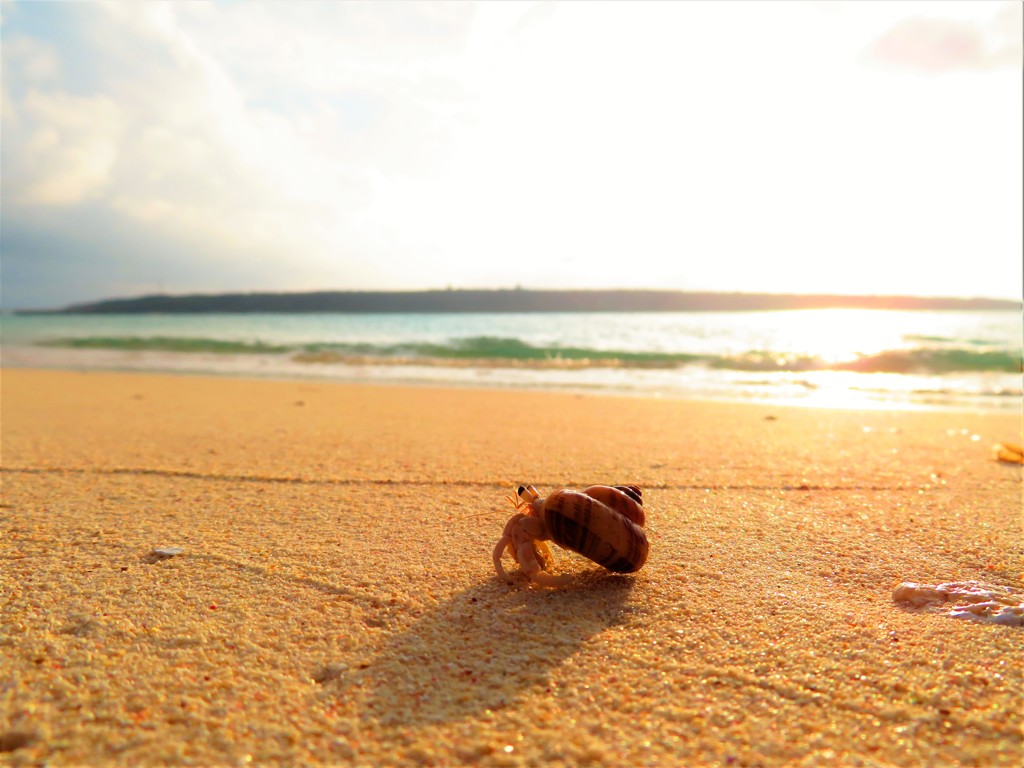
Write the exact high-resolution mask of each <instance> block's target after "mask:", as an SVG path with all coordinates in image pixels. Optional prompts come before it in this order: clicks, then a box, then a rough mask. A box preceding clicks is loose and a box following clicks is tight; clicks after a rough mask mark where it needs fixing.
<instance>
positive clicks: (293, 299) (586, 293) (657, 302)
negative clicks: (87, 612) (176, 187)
mask: <svg viewBox="0 0 1024 768" xmlns="http://www.w3.org/2000/svg"><path fill="white" fill-rule="evenodd" d="M824 308H856V309H965V310H966V309H1019V308H1020V302H1016V301H1008V300H1003V299H951V298H924V297H909V296H842V295H826V294H820V295H798V294H769V293H686V292H682V291H656V290H542V291H535V290H522V289H496V290H432V291H398V292H388V291H319V292H315V293H227V294H195V295H187V296H169V295H164V294H160V295H152V296H140V297H137V298H125V299H108V300H105V301H98V302H93V303H89V304H76V305H72V306H69V307H66V308H65V309H62V310H57V311H58V312H60V313H62V314H71V313H81V314H100V313H107V314H115V313H118V314H123V313H204V312H207V313H213V312H223V313H237V312H688V311H743V310H774V309H824Z"/></svg>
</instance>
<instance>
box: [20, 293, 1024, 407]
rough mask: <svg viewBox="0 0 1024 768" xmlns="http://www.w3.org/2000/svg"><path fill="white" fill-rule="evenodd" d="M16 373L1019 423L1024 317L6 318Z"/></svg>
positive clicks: (822, 312)
mask: <svg viewBox="0 0 1024 768" xmlns="http://www.w3.org/2000/svg"><path fill="white" fill-rule="evenodd" d="M0 334H2V346H0V359H2V364H3V366H4V367H47V368H49V367H56V368H66V369H80V370H119V371H130V370H131V371H157V372H173V373H188V374H214V375H226V376H249V377H273V378H295V379H328V380H335V381H346V382H372V383H382V384H392V383H395V384H416V385H451V386H476V387H512V388H520V389H541V390H561V391H573V392H599V393H607V394H621V395H636V396H645V397H679V398H688V397H691V398H711V399H716V400H730V401H754V402H767V403H779V404H791V405H806V406H824V407H847V408H850V407H852V408H957V409H963V408H967V409H980V410H1019V409H1020V408H1021V402H1022V401H1021V398H1022V378H1021V354H1022V348H1024V321H1022V316H1021V314H1020V313H1019V312H1015V311H1009V312H1008V311H992V310H990V311H969V312H968V311H920V310H876V309H815V310H780V311H751V312H651V313H643V312H636V313H634V312H629V313H525V314H520V313H517V314H497V313H452V314H152V315H148V314H126V315H3V316H2V318H0Z"/></svg>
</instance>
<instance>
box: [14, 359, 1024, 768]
mask: <svg viewBox="0 0 1024 768" xmlns="http://www.w3.org/2000/svg"><path fill="white" fill-rule="evenodd" d="M0 384H2V481H3V485H2V488H3V491H2V497H3V498H2V509H0V535H2V540H0V560H2V566H0V568H2V571H0V582H2V589H0V592H2V596H3V600H2V603H3V607H2V611H3V613H2V623H0V653H2V657H0V658H2V659H3V665H2V666H3V669H2V690H0V750H2V751H0V763H2V764H6V765H16V766H21V765H25V766H28V765H38V764H48V765H55V766H57V765H69V766H102V765H123V766H146V765H200V766H244V765H319V764H324V765H359V766H362V765H365V766H378V765H434V766H451V765H494V766H517V765H522V766H534V765H543V766H549V767H550V766H563V765H565V766H575V765H602V766H647V765H650V766H654V765H686V766H692V765H730V766H773V765H796V766H811V765H821V766H830V765H856V766H887V765H900V766H903V765H908V766H909V765H931V766H947V765H964V766H994V765H1006V766H1011V765H1012V766H1016V765H1019V760H1020V754H1021V750H1022V747H1024V730H1022V719H1021V714H1020V713H1021V711H1024V664H1022V655H1024V651H1022V649H1024V627H1021V626H1011V625H1001V624H997V623H994V622H991V621H985V620H981V619H979V620H971V619H963V618H954V617H952V616H951V615H950V610H949V608H950V605H949V604H941V605H939V604H934V603H929V604H923V605H920V606H915V605H913V604H910V603H901V602H896V601H894V600H893V591H894V589H895V588H896V587H897V586H898V585H899V584H901V583H903V582H917V583H923V584H929V585H938V584H941V583H950V582H956V583H965V582H972V581H974V582H979V583H982V584H986V585H993V586H995V587H999V588H1002V589H1004V590H1008V592H1007V594H1010V595H1011V596H1012V595H1017V596H1019V595H1020V594H1021V592H1020V590H1021V589H1022V587H1024V549H1022V547H1024V539H1022V495H1021V467H1020V466H1019V465H1017V466H1014V465H1010V464H1008V463H1001V462H997V461H995V460H994V458H993V452H992V446H993V444H994V443H997V442H999V441H1010V442H1015V443H1018V444H1019V443H1021V442H1022V439H1021V438H1022V435H1021V431H1022V420H1021V417H1020V416H1016V415H1005V414H993V413H989V414H981V413H967V412H906V411H904V412H899V411H841V410H816V409H800V408H783V407H774V406H767V405H763V404H760V405H754V404H727V403H715V402H698V401H686V400H658V399H653V398H649V399H642V398H627V397H601V396H591V395H573V394H561V393H540V392H520V391H504V390H483V389H441V388H436V389H435V388H410V387H388V386H377V387H371V386H362V385H349V384H332V383H313V382H302V381H269V380H242V379H230V378H220V379H216V378H202V377H184V376H179V377H175V376H157V375H146V374H114V373H97V372H90V373H78V372H59V371H33V370H13V369H9V370H4V371H3V373H2V380H0ZM524 482H526V483H532V484H534V485H535V486H536V487H537V488H538V489H539V490H540V491H541V492H542V493H546V492H549V491H551V490H554V489H557V488H560V487H568V488H579V487H583V486H587V485H592V484H595V483H605V484H619V483H630V484H636V485H639V486H641V487H642V488H643V490H644V499H645V506H646V509H647V526H646V529H647V535H648V537H649V540H650V545H651V549H650V559H649V561H648V563H647V564H646V566H645V567H644V568H643V569H642V570H641V571H639V572H638V573H636V574H632V575H627V576H623V575H616V574H612V573H609V572H607V571H604V570H603V569H601V568H600V567H598V566H596V565H595V564H593V563H590V562H589V561H587V560H585V559H583V558H581V557H579V556H577V555H574V554H572V553H569V552H565V551H564V550H560V549H557V548H554V547H553V549H554V550H555V557H556V560H557V566H558V570H559V572H561V573H571V574H574V575H575V576H576V580H575V582H574V583H573V584H572V585H570V586H569V587H566V588H564V589H560V590H547V589H541V588H538V587H534V586H531V585H529V584H528V583H527V582H526V581H525V580H524V579H523V578H522V577H521V575H520V574H519V572H518V569H516V567H515V565H514V564H513V563H512V561H511V559H509V558H506V560H505V564H506V567H507V568H509V569H510V570H511V572H512V573H513V574H514V578H513V579H512V583H511V584H509V583H507V582H505V581H502V580H500V579H499V578H498V577H497V576H496V574H495V571H494V567H493V564H492V562H491V550H492V548H493V547H494V544H495V542H496V541H497V540H498V538H499V536H500V535H501V531H502V528H503V526H504V524H505V522H506V520H508V518H509V517H510V515H511V514H512V509H511V507H510V505H509V503H508V502H507V501H506V500H505V497H506V496H507V495H508V494H509V493H510V492H512V491H513V489H514V488H515V486H516V485H518V484H519V483H524ZM164 548H178V549H180V552H178V553H176V554H171V555H170V556H161V555H159V554H156V553H154V549H164ZM168 551H169V552H175V549H170V550H168Z"/></svg>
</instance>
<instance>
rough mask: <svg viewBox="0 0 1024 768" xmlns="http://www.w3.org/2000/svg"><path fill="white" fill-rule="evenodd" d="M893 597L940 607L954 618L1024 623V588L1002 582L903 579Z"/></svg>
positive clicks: (1016, 624)
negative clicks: (924, 582)
mask: <svg viewBox="0 0 1024 768" xmlns="http://www.w3.org/2000/svg"><path fill="white" fill-rule="evenodd" d="M892 599H893V600H894V601H896V602H897V603H910V604H911V605H913V606H915V607H918V608H939V609H940V610H941V611H942V612H943V613H945V614H946V615H947V616H950V617H952V618H954V619H971V620H973V621H983V622H986V623H989V624H1002V625H1005V626H1009V627H1020V626H1024V590H1020V589H1015V588H1014V587H1007V586H1003V585H1000V584H984V583H982V582H980V581H950V582H945V583H943V584H918V583H917V582H913V581H904V582H903V583H902V584H900V585H899V586H898V587H896V589H895V590H893V593H892ZM950 603H952V604H953V605H949V604H950Z"/></svg>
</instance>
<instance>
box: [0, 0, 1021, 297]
mask: <svg viewBox="0 0 1024 768" xmlns="http://www.w3.org/2000/svg"><path fill="white" fill-rule="evenodd" d="M1022 26H1024V24H1022V4H1021V3H1019V2H1016V1H1010V2H979V1H976V0H968V2H951V1H947V0H942V1H940V2H926V1H917V2H870V3H865V2H814V1H811V0H796V1H794V2H759V1H758V2H738V1H736V2H698V1H695V0H694V1H689V2H650V3H647V2H629V3H625V2H622V3H616V2H603V3H597V2H593V3H592V2H548V1H544V2H517V3H510V2H489V3H479V4H478V3H469V2H459V3H455V2H447V3H433V2H390V3H354V2H316V3H314V2H306V3H283V2H278V3H269V2H203V3H199V2H147V3H127V2H115V3H99V2H73V3H30V2H9V1H8V0H4V2H2V3H0V34H2V38H0V53H2V103H0V108H2V111H0V119H2V126H0V128H2V133H0V145H2V166H0V168H2V175H0V195H2V199H0V204H2V205H0V219H2V220H0V303H2V306H3V308H4V309H23V308H44V307H59V306H65V305H67V304H70V303H76V302H82V301H91V300H96V299H102V298H109V297H115V296H135V295H141V294H150V293H163V292H166V293H215V292H230V291H264V290H281V291H304V290H415V289H425V288H426V289H430V288H447V287H454V288H489V287H512V286H522V287H525V288H616V287H618V288H659V289H661V288H669V289H679V290H701V291H703V290H712V291H743V292H774V293H791V292H792V293H808V292H810V293H843V294H908V295H921V296H968V297H969V296H985V297H997V298H1001V297H1007V298H1013V297H1020V295H1021V281H1022V259H1024V243H1022V230H1024V222H1022V213H1021V211H1022V209H1024V200H1022V189H1024V179H1022V168H1024V158H1022V149H1021V147H1022V143H1024V129H1022V113H1024V105H1022V96H1021V94H1022V90H1024V88H1022V71H1024V67H1022V55H1021V48H1022V40H1021V38H1022Z"/></svg>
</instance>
